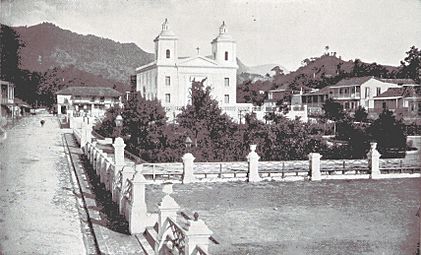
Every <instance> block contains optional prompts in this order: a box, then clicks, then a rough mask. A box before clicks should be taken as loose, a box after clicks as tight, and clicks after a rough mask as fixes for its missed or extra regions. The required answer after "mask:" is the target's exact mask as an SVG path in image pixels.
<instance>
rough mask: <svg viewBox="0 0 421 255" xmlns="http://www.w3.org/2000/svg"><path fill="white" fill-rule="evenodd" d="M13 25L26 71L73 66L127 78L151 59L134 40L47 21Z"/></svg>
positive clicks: (111, 78)
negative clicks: (123, 40) (79, 31)
mask: <svg viewBox="0 0 421 255" xmlns="http://www.w3.org/2000/svg"><path fill="white" fill-rule="evenodd" d="M14 29H15V31H16V32H17V33H18V35H19V37H20V40H21V41H22V42H23V43H24V45H25V47H23V48H22V49H21V52H20V55H21V68H22V69H27V70H30V71H38V72H45V71H47V70H48V69H51V68H54V67H61V68H65V67H68V66H74V68H76V69H79V70H82V71H85V72H88V73H91V74H95V75H98V76H102V77H103V78H105V79H109V80H115V81H121V82H128V80H129V76H130V75H132V74H134V72H135V68H137V67H139V66H141V65H143V64H146V63H148V62H150V61H151V60H152V59H153V54H150V53H147V52H145V51H144V50H142V49H141V48H139V47H138V46H137V45H136V44H134V43H119V42H115V41H113V40H110V39H105V38H100V37H97V36H93V35H80V34H77V33H74V32H71V31H69V30H64V29H61V28H60V27H57V26H55V25H54V24H51V23H42V24H39V25H35V26H30V27H26V26H25V27H14Z"/></svg>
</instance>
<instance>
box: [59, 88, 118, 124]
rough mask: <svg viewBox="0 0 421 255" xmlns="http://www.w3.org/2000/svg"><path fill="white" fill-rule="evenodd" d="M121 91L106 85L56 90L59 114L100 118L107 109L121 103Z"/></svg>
mask: <svg viewBox="0 0 421 255" xmlns="http://www.w3.org/2000/svg"><path fill="white" fill-rule="evenodd" d="M121 95H122V94H121V93H120V92H118V91H117V90H115V89H112V88H108V87H68V88H64V89H62V90H59V91H57V92H56V96H57V112H58V114H59V115H69V116H73V117H78V116H84V115H85V114H86V115H87V116H92V117H98V118H102V117H103V116H104V115H105V112H106V111H107V109H109V108H110V107H112V106H115V105H121Z"/></svg>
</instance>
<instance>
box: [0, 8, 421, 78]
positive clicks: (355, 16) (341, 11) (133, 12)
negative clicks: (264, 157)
mask: <svg viewBox="0 0 421 255" xmlns="http://www.w3.org/2000/svg"><path fill="white" fill-rule="evenodd" d="M165 18H168V20H169V22H170V27H171V29H172V31H173V32H174V33H175V34H176V35H177V37H178V38H179V43H178V45H179V55H180V56H189V55H194V54H195V53H196V48H197V47H199V48H200V53H201V54H202V55H208V54H210V52H211V45H210V42H211V40H212V39H213V38H215V37H216V36H217V34H218V28H219V26H220V25H221V23H222V21H225V22H226V24H227V26H228V30H229V32H230V33H231V35H232V36H233V38H234V39H235V40H236V42H237V56H238V57H239V58H240V60H241V61H242V62H243V63H244V64H246V65H248V66H254V65H261V64H278V65H281V66H283V67H285V68H286V69H287V70H295V69H296V68H298V67H299V66H300V64H301V61H302V60H303V59H305V58H310V57H317V56H320V55H322V54H323V53H324V51H325V46H326V45H328V46H329V48H330V49H329V51H332V52H337V55H339V56H341V57H342V59H345V60H349V59H355V58H359V59H361V60H363V61H365V62H369V63H372V62H377V63H380V64H385V65H395V66H397V65H399V63H400V60H402V59H403V58H404V57H405V52H406V51H408V50H409V48H410V47H411V46H412V45H415V46H416V47H418V48H421V0H323V1H321V0H244V1H243V0H214V1H211V0H31V1H30V0H1V15H0V21H1V23H3V24H7V25H12V26H24V25H27V26H31V25H35V24H39V23H42V22H51V23H54V24H55V25H57V26H59V27H61V28H64V29H68V30H71V31H73V32H76V33H79V34H93V35H97V36H100V37H105V38H110V39H112V40H115V41H119V42H122V43H124V42H134V43H136V44H137V45H138V46H139V47H140V48H142V49H144V50H146V51H148V52H153V49H154V43H153V39H154V38H155V37H156V36H157V35H158V34H159V32H160V30H161V24H162V22H163V21H164V19H165Z"/></svg>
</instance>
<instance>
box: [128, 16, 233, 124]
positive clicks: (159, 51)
mask: <svg viewBox="0 0 421 255" xmlns="http://www.w3.org/2000/svg"><path fill="white" fill-rule="evenodd" d="M154 43H155V60H154V61H153V62H151V63H149V64H146V65H143V66H141V67H139V68H137V69H136V90H137V91H140V92H141V94H142V95H143V96H144V97H145V98H146V99H158V100H159V101H160V102H161V104H162V106H163V107H164V108H165V109H166V111H167V116H168V117H169V118H170V119H172V118H174V117H175V116H176V115H177V114H178V113H179V112H180V109H181V107H183V106H186V105H187V104H189V103H191V91H190V90H191V86H192V82H193V81H202V80H204V79H206V80H205V83H204V85H205V86H210V87H211V88H212V92H211V96H212V97H213V98H214V99H216V100H217V101H218V104H219V106H220V107H221V108H222V109H224V108H227V107H228V108H232V107H234V108H235V105H236V85H237V76H236V74H237V68H238V66H237V55H236V43H235V41H234V40H233V38H232V36H231V35H230V34H229V33H228V29H227V26H226V24H225V22H223V23H222V25H221V26H220V27H219V35H218V36H217V37H216V38H215V39H213V40H212V42H211V45H212V52H211V55H210V56H202V55H200V53H199V50H197V54H196V55H195V56H191V57H180V56H179V54H178V48H177V43H178V39H177V36H176V35H175V34H174V33H173V32H172V31H171V29H170V27H169V23H168V21H167V19H165V22H164V23H163V24H162V30H161V33H160V34H159V35H158V36H157V37H156V38H155V40H154Z"/></svg>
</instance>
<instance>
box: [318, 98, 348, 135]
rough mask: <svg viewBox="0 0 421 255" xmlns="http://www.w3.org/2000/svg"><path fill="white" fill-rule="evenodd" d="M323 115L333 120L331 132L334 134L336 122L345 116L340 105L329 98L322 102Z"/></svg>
mask: <svg viewBox="0 0 421 255" xmlns="http://www.w3.org/2000/svg"><path fill="white" fill-rule="evenodd" d="M322 110H323V111H324V117H325V118H327V119H329V120H332V121H333V134H334V135H336V122H337V121H339V120H342V119H344V118H345V112H344V111H343V109H342V105H341V104H340V103H338V102H335V101H334V100H333V99H332V98H329V99H327V100H326V101H325V103H324V104H323V107H322Z"/></svg>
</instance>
